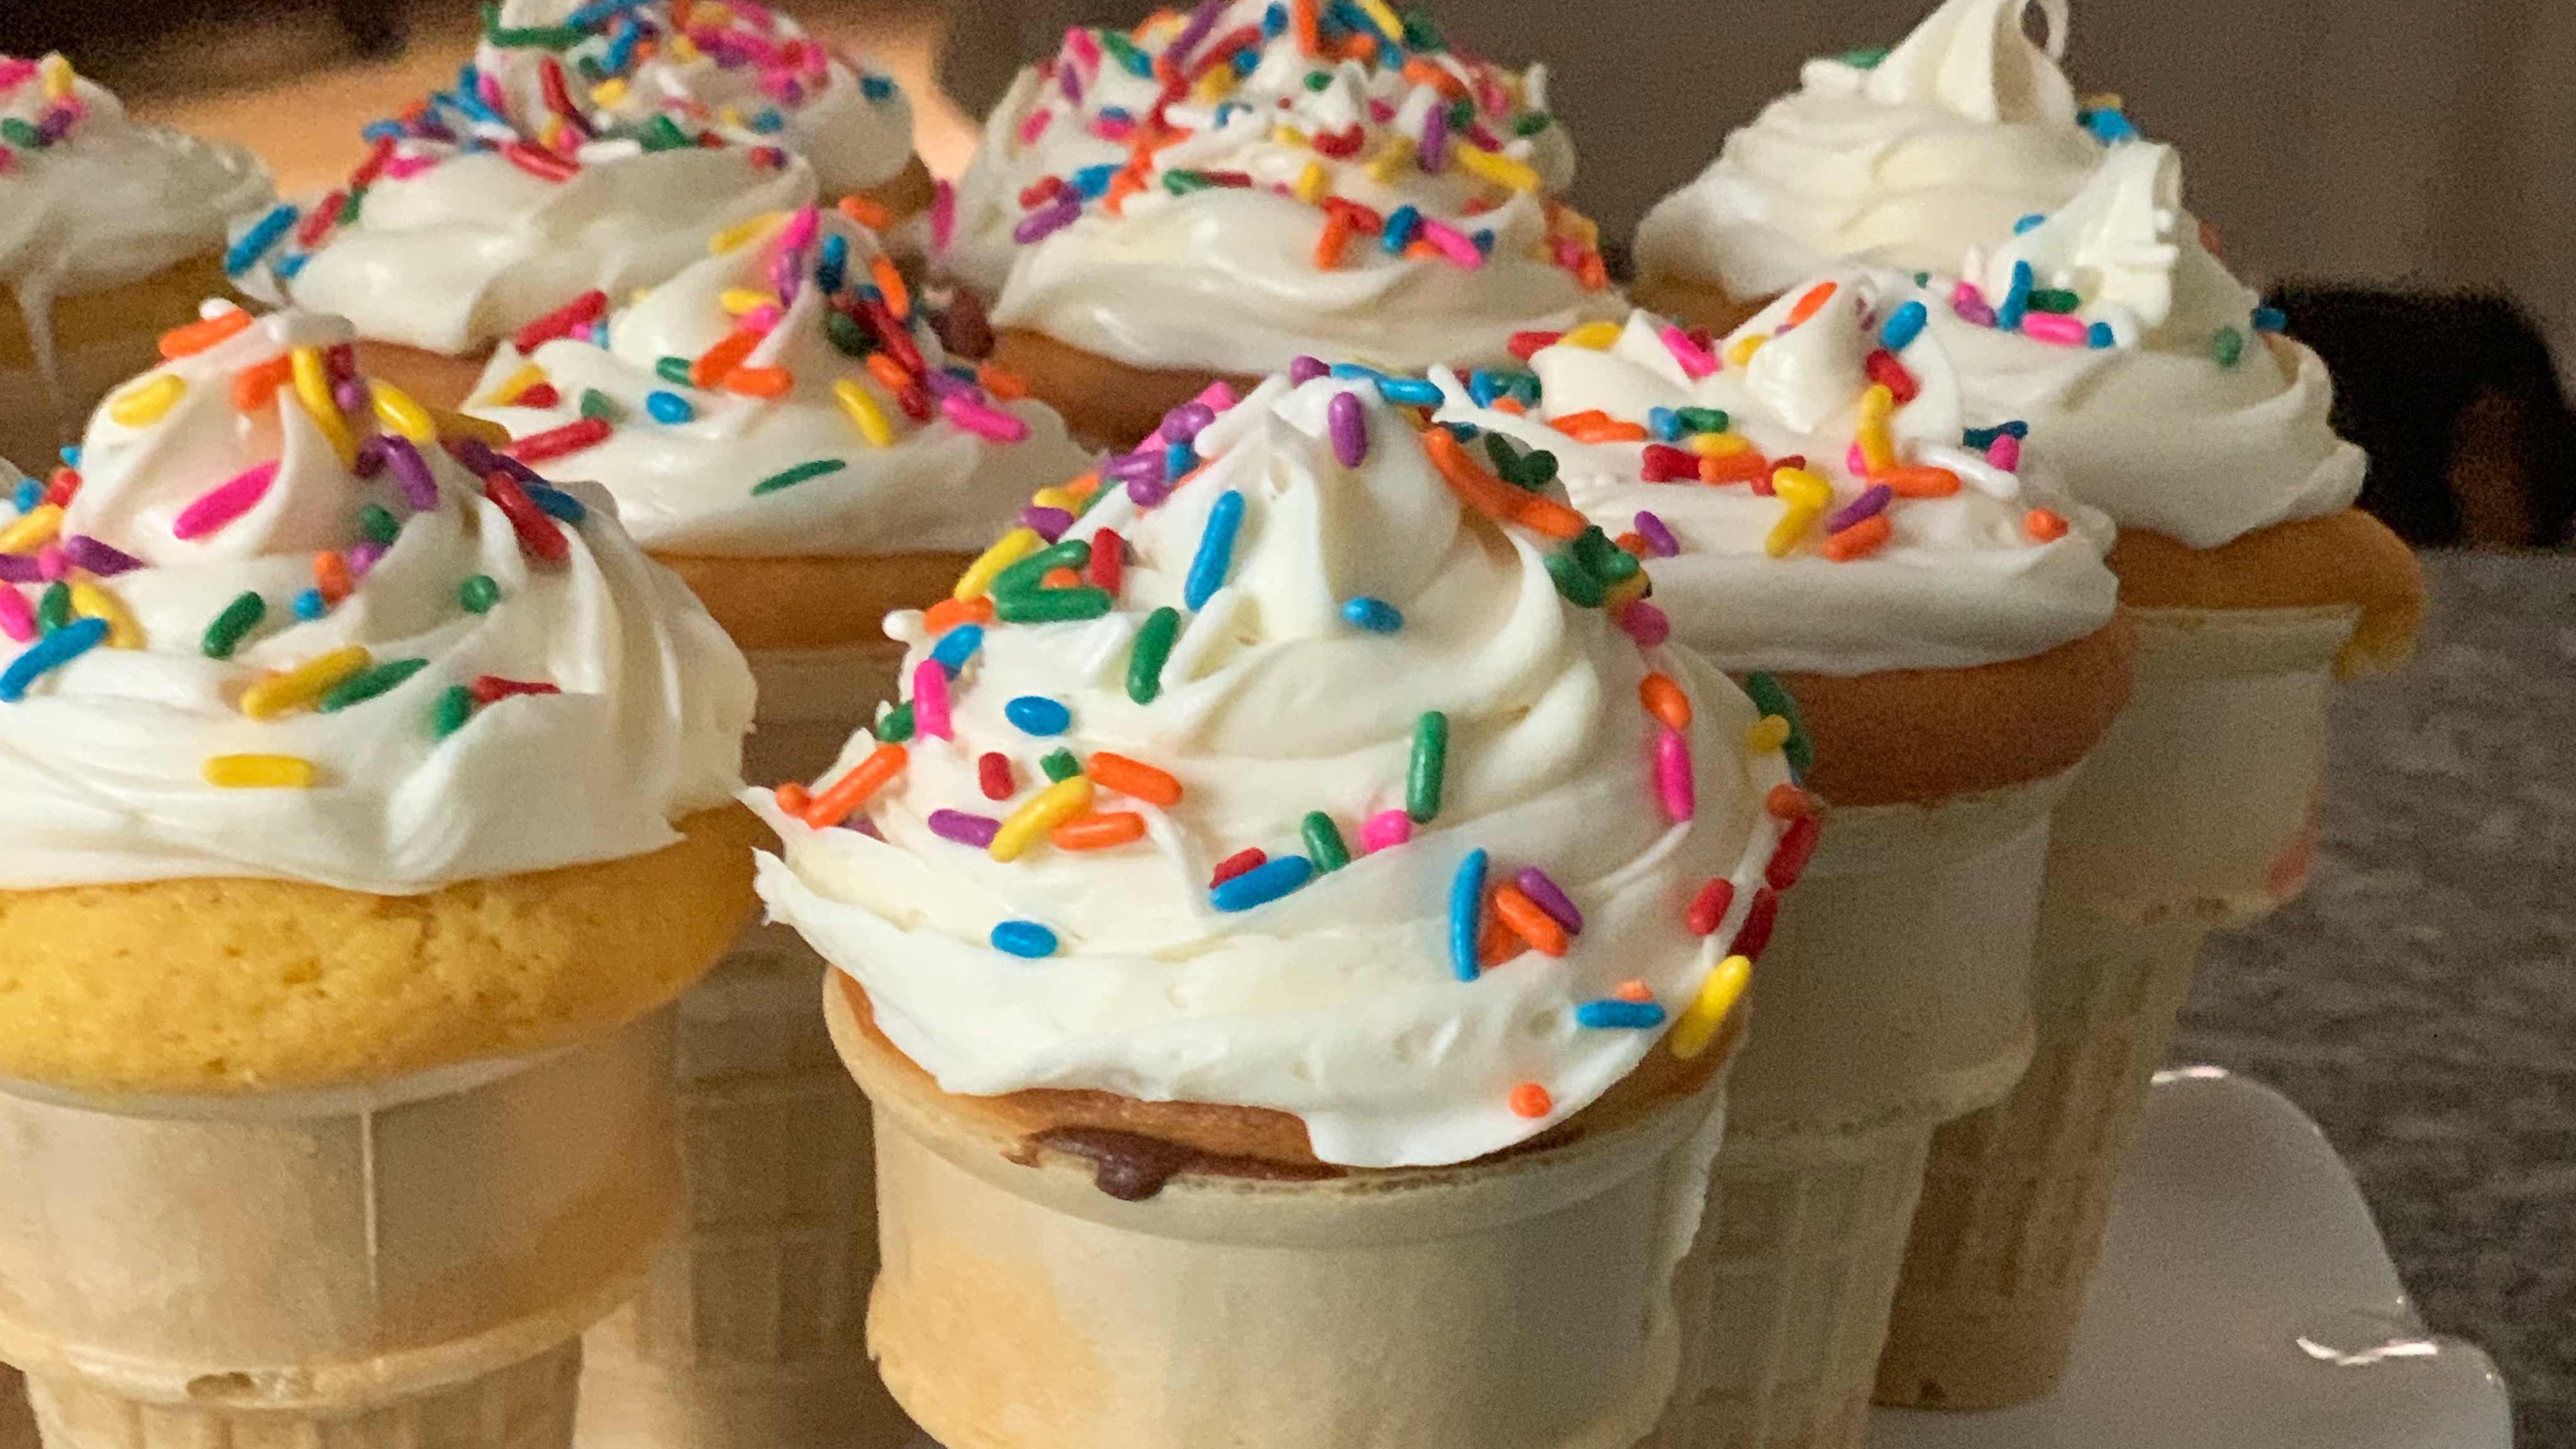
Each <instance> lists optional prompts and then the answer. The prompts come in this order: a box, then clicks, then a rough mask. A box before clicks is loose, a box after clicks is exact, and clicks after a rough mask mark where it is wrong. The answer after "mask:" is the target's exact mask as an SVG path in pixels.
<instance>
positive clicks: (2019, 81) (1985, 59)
mask: <svg viewBox="0 0 2576 1449" xmlns="http://www.w3.org/2000/svg"><path fill="white" fill-rule="evenodd" d="M2033 8H2037V9H2038V11H2039V12H2040V15H2041V16H2042V18H2043V19H2044V20H2045V21H2046V22H2047V26H2048V36H2047V39H2046V41H2045V42H2044V43H2043V44H2037V45H2034V44H2032V43H2031V39H2030V33H2029V30H2028V28H2027V27H2028V24H2029V21H2028V17H2029V14H2030V11H2031V10H2032V9H2033ZM2066 24H2067V17H2066V0H1947V3H1946V4H1944V5H1942V7H1941V8H1940V9H1938V10H1935V11H1933V12H1932V14H1931V15H1930V16H1928V17H1926V18H1925V20H1924V21H1923V23H1922V24H1920V25H1917V26H1915V27H1914V33H1913V34H1911V35H1909V36H1907V37H1906V38H1905V41H1904V43H1903V44H1901V45H1899V46H1897V47H1896V48H1895V49H1894V50H1892V51H1889V52H1888V53H1887V55H1886V56H1885V57H1884V58H1882V59H1880V60H1879V61H1878V62H1877V63H1876V64H1874V65H1871V66H1869V67H1868V68H1866V69H1861V68H1859V67H1856V66H1853V65H1852V64H1851V63H1850V62H1848V61H1835V60H1820V61H1816V62H1814V63H1813V64H1812V65H1811V66H1810V68H1809V73H1808V84H1810V85H1822V86H1826V87H1830V86H1832V85H1833V84H1835V83H1836V82H1837V81H1838V80H1840V79H1841V78H1842V77H1843V76H1846V75H1848V76H1850V77H1852V78H1854V79H1856V80H1857V83H1858V86H1857V88H1858V89H1859V90H1860V92H1861V93H1862V94H1864V95H1866V96H1868V97H1869V99H1871V100H1873V101H1876V102H1878V103H1879V104H1881V105H1888V106H1938V107H1940V108H1941V109H1943V110H1947V111H1950V112H1953V113H1955V114H1957V115H1961V116H1965V117H1967V118H1968V119H1970V120H1972V121H1986V122H1993V123H2002V124H2009V125H2016V126H2030V125H2052V124H2053V125H2061V126H2065V125H2073V124H2074V123H2075V90H2074V88H2073V87H2072V86H2070V85H2069V84H2067V80H2066V75H2065V73H2064V72H2063V71H2061V70H2059V69H2058V65H2057V63H2058V62H2059V61H2060V60H2062V59H2063V58H2064V57H2065V55H2066Z"/></svg>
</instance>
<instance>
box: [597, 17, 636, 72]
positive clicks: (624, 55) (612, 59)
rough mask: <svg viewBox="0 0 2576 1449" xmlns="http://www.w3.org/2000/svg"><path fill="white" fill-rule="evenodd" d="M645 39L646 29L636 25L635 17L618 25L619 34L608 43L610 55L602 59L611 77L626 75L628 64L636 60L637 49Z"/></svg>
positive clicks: (628, 18)
mask: <svg viewBox="0 0 2576 1449" xmlns="http://www.w3.org/2000/svg"><path fill="white" fill-rule="evenodd" d="M643 39H644V27H643V26H641V25H638V24H636V23H635V17H633V16H631V15H630V16H628V17H627V18H626V19H625V20H623V21H620V22H619V23H618V26H617V34H616V35H614V36H612V37H610V39H609V42H608V54H607V55H605V56H602V57H601V58H600V59H601V63H602V64H604V65H606V66H607V67H608V73H609V74H610V75H624V74H625V73H626V64H627V62H628V61H631V60H633V59H634V58H635V47H636V45H637V44H638V43H639V42H641V41H642V40H643Z"/></svg>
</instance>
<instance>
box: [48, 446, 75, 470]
mask: <svg viewBox="0 0 2576 1449" xmlns="http://www.w3.org/2000/svg"><path fill="white" fill-rule="evenodd" d="M54 456H55V457H57V458H60V459H62V460H63V466H64V467H66V468H77V467H79V466H80V460H81V448H80V444H78V443H74V444H72V445H71V446H70V447H67V448H64V449H63V450H62V451H60V452H58V453H56V454H54Z"/></svg>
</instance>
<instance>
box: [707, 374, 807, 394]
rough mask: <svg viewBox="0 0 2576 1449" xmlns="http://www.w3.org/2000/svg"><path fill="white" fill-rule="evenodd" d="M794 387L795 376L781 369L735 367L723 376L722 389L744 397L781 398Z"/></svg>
mask: <svg viewBox="0 0 2576 1449" xmlns="http://www.w3.org/2000/svg"><path fill="white" fill-rule="evenodd" d="M795 386H796V374H794V373H792V372H789V371H788V370H787V369H786V368H783V367H737V368H735V369H734V370H733V371H731V372H728V373H726V374H725V379H724V389H725V391H727V392H735V393H740V394H742V395H743V396H744V397H763V398H782V397H785V396H787V394H788V391H789V390H790V389H792V388H794V387H795Z"/></svg>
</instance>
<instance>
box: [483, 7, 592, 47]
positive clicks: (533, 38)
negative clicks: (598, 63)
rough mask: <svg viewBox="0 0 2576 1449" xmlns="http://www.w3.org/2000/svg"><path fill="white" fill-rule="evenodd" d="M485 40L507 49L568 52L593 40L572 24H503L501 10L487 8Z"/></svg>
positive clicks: (485, 9) (484, 16) (484, 14)
mask: <svg viewBox="0 0 2576 1449" xmlns="http://www.w3.org/2000/svg"><path fill="white" fill-rule="evenodd" d="M483 38H484V39H485V40H488V41H490V42H492V43H493V44H494V45H497V46H499V47H501V48H502V49H504V50H568V49H570V48H571V47H573V46H576V45H579V44H580V43H581V42H582V41H584V40H586V39H588V38H589V35H588V32H586V31H584V30H582V29H581V28H580V27H578V26H572V25H503V24H502V23H501V7H500V6H498V5H486V6H484V7H483Z"/></svg>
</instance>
